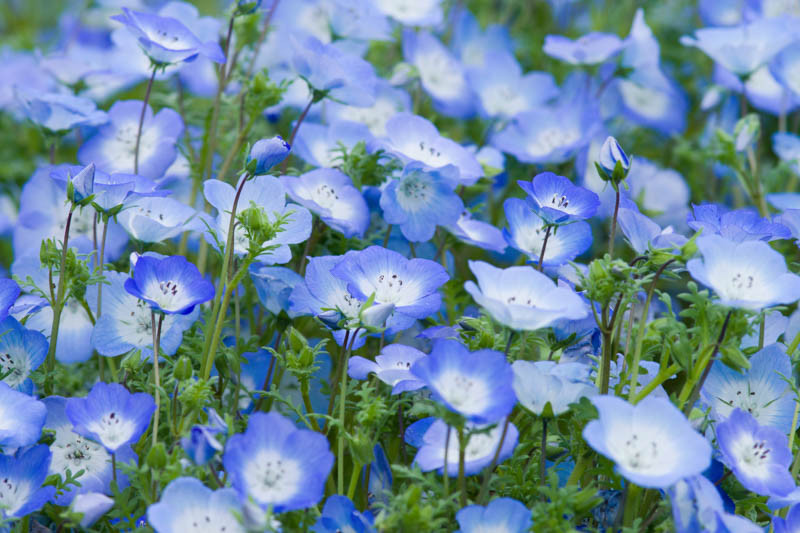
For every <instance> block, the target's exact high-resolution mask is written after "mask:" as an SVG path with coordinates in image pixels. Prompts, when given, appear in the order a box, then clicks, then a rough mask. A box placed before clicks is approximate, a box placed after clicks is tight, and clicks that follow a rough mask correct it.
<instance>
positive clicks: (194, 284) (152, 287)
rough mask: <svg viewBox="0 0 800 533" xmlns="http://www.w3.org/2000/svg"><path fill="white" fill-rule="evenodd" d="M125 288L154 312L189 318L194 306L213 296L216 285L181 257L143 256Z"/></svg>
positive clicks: (126, 281)
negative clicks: (148, 305)
mask: <svg viewBox="0 0 800 533" xmlns="http://www.w3.org/2000/svg"><path fill="white" fill-rule="evenodd" d="M124 287H125V290H126V291H128V293H129V294H132V295H133V296H135V297H137V298H139V299H141V300H144V301H145V302H147V303H148V304H150V307H151V308H152V309H154V310H156V311H159V312H162V313H165V314H168V315H171V314H182V315H188V314H189V313H191V312H192V310H193V309H194V306H196V305H199V304H202V303H204V302H207V301H209V300H210V299H211V298H213V297H214V285H213V284H212V283H211V282H210V281H208V280H207V279H205V278H204V277H203V275H202V274H200V272H199V271H198V270H197V267H196V266H194V265H193V264H192V263H190V262H189V261H187V260H186V258H185V257H183V256H182V255H173V256H170V257H165V258H163V259H156V258H154V257H148V256H142V257H140V258H139V260H138V261H137V262H136V266H135V267H134V269H133V277H131V278H128V279H127V280H125V285H124Z"/></svg>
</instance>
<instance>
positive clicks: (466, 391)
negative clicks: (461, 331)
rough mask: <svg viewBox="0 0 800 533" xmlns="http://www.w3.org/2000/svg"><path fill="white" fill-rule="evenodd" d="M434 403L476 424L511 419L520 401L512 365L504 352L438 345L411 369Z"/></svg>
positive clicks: (446, 343)
mask: <svg viewBox="0 0 800 533" xmlns="http://www.w3.org/2000/svg"><path fill="white" fill-rule="evenodd" d="M411 374H413V375H414V376H415V377H416V378H417V379H418V380H420V381H421V382H422V383H424V384H425V386H426V387H428V388H429V389H430V391H431V393H432V394H433V398H434V400H436V401H437V402H441V403H442V404H444V405H445V407H447V408H448V409H450V410H451V411H454V412H456V413H459V414H461V415H463V416H464V417H466V418H467V419H468V420H469V421H470V422H474V423H476V424H491V423H494V422H498V421H499V420H501V419H502V418H503V417H504V416H507V415H508V414H509V413H510V412H511V409H513V408H514V404H515V403H516V402H517V398H516V395H515V394H514V388H513V386H512V382H513V379H514V373H513V371H512V370H511V365H509V364H508V362H507V361H506V358H505V356H504V355H503V354H501V353H500V352H495V351H493V350H478V351H476V352H470V351H469V350H468V349H467V347H466V346H464V345H463V344H461V343H460V342H458V341H455V340H449V339H442V340H439V341H437V342H436V343H434V345H433V350H431V353H430V354H429V355H428V356H427V357H421V358H419V359H417V360H416V362H415V363H414V364H413V365H412V366H411Z"/></svg>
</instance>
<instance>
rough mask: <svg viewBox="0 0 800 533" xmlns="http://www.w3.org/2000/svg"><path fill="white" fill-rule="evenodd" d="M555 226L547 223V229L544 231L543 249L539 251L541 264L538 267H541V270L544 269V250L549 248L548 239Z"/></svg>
mask: <svg viewBox="0 0 800 533" xmlns="http://www.w3.org/2000/svg"><path fill="white" fill-rule="evenodd" d="M552 229H553V226H551V225H550V224H548V225H547V229H546V230H545V232H544V240H543V241H542V251H541V252H540V253H539V264H538V265H537V267H538V268H539V272H541V271H543V270H544V251H545V250H546V249H547V240H548V239H549V238H550V232H551V231H552Z"/></svg>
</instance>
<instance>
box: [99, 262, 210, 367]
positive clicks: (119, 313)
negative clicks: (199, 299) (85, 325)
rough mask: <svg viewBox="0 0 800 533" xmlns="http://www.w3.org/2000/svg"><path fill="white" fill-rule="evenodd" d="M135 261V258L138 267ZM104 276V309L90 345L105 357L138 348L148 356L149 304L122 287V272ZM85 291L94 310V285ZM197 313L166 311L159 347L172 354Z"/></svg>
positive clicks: (150, 351)
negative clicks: (105, 282) (170, 312)
mask: <svg viewBox="0 0 800 533" xmlns="http://www.w3.org/2000/svg"><path fill="white" fill-rule="evenodd" d="M140 261H141V258H140ZM138 265H139V263H138V262H137V268H138ZM104 276H105V278H106V281H107V282H108V284H107V285H106V286H105V287H103V313H102V315H101V316H100V318H98V319H97V324H96V326H95V328H94V330H93V331H92V346H94V349H95V350H97V353H99V354H100V355H104V356H106V357H113V356H115V355H122V354H125V353H128V352H130V351H131V350H141V352H142V357H144V358H145V359H150V358H151V357H152V356H153V331H152V319H151V313H150V306H149V305H148V304H147V302H145V301H144V300H141V299H139V297H138V296H134V295H133V294H131V293H129V292H128V291H127V290H125V283H126V281H127V280H128V276H126V275H125V274H122V273H120V272H106V273H105V274H104ZM86 294H87V299H88V301H89V306H90V307H91V308H92V312H94V313H96V312H97V305H96V302H97V287H96V286H92V287H89V289H88V290H87V293H86ZM199 314H200V311H199V309H197V310H196V311H194V312H191V313H189V314H166V315H165V316H164V320H163V323H162V325H161V341H160V343H159V350H160V351H161V352H162V353H165V354H167V355H174V354H175V352H177V351H178V346H180V344H181V341H182V340H183V333H184V332H185V331H186V330H187V329H189V328H190V327H191V326H192V324H193V323H194V321H195V320H197V318H198V316H199Z"/></svg>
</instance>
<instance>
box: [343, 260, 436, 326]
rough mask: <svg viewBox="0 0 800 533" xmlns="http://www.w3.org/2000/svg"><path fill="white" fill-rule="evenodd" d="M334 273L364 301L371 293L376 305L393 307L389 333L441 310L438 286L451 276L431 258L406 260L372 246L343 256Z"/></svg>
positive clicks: (389, 321)
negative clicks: (392, 305)
mask: <svg viewBox="0 0 800 533" xmlns="http://www.w3.org/2000/svg"><path fill="white" fill-rule="evenodd" d="M331 273H332V274H333V275H334V276H336V277H338V278H340V279H342V280H343V281H345V282H346V283H347V290H348V291H349V292H350V293H351V294H352V295H353V296H355V297H356V298H358V299H359V300H361V301H366V300H368V299H369V298H370V296H371V295H372V294H374V295H375V303H376V304H394V305H395V311H394V313H393V314H392V316H391V317H390V318H389V320H388V321H387V323H386V326H387V328H388V329H387V332H388V333H395V332H397V331H401V330H403V329H406V328H407V327H409V326H410V325H411V324H412V323H413V322H414V320H415V319H421V318H426V317H428V316H430V315H431V314H433V313H435V312H436V311H438V310H439V307H440V306H441V302H442V296H441V294H439V292H438V291H439V287H441V286H442V285H444V284H445V283H446V282H447V280H448V279H449V276H448V275H447V272H446V271H445V269H444V268H443V267H442V266H441V265H440V264H438V263H436V262H434V261H430V260H428V259H406V258H405V257H403V256H402V255H400V254H399V253H397V252H393V251H391V250H387V249H386V248H382V247H380V246H370V247H369V248H366V249H364V250H361V251H358V252H356V251H351V252H347V253H346V254H345V255H344V258H343V259H342V260H341V262H340V263H338V264H337V265H336V266H335V267H333V269H332V270H331Z"/></svg>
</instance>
